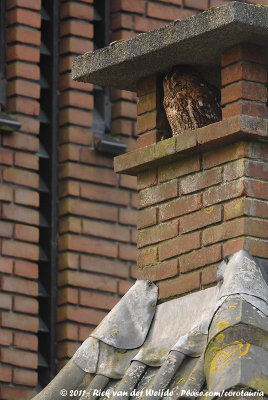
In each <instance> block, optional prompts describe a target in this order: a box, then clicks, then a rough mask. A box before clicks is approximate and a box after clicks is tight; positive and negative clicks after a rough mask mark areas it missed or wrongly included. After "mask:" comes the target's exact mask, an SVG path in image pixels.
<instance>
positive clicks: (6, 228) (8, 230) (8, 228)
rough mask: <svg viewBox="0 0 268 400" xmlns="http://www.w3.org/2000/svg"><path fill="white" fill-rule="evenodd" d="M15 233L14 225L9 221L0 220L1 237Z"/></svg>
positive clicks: (7, 236)
mask: <svg viewBox="0 0 268 400" xmlns="http://www.w3.org/2000/svg"><path fill="white" fill-rule="evenodd" d="M12 234H13V225H12V224H10V223H9V222H3V221H0V237H5V238H11V236H12Z"/></svg>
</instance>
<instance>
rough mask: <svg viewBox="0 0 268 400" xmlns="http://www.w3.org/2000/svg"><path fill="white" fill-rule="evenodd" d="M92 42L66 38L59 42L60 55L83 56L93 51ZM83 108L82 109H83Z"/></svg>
mask: <svg viewBox="0 0 268 400" xmlns="http://www.w3.org/2000/svg"><path fill="white" fill-rule="evenodd" d="M93 50H94V45H93V42H92V41H90V40H87V39H84V38H78V37H74V36H67V37H64V38H62V39H61V41H60V49H59V51H60V55H63V54H65V53H72V54H79V55H80V54H81V53H82V54H84V53H86V52H87V51H93ZM83 108H84V107H83Z"/></svg>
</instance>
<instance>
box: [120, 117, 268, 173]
mask: <svg viewBox="0 0 268 400" xmlns="http://www.w3.org/2000/svg"><path fill="white" fill-rule="evenodd" d="M240 139H251V140H257V141H259V140H262V141H267V140H268V119H264V118H259V117H251V116H247V115H238V116H235V117H231V118H228V119H226V120H223V121H219V122H216V123H214V124H211V125H208V126H205V127H202V128H199V129H196V130H192V131H188V132H185V133H183V134H182V135H178V136H174V137H171V138H169V139H166V140H163V141H161V142H158V143H155V144H151V145H149V146H147V147H143V148H140V149H137V150H134V151H132V152H130V153H126V154H123V155H121V156H118V157H116V158H115V159H114V170H115V172H117V173H121V174H128V175H137V174H138V173H140V172H142V171H144V170H146V169H148V168H155V167H156V166H159V165H162V164H165V163H167V162H171V161H175V160H177V159H179V158H181V157H184V156H185V155H187V154H188V153H190V154H194V153H199V152H201V151H204V150H207V149H211V148H214V147H216V146H218V145H225V144H229V143H231V142H233V141H234V140H235V141H237V140H240Z"/></svg>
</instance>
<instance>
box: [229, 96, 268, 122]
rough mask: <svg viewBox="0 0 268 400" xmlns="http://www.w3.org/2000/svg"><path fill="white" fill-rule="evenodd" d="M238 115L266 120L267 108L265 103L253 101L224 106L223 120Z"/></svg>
mask: <svg viewBox="0 0 268 400" xmlns="http://www.w3.org/2000/svg"><path fill="white" fill-rule="evenodd" d="M240 114H244V115H252V116H253V117H263V118H266V117H267V107H266V104H265V103H255V102H253V101H247V100H239V101H236V102H234V103H230V104H226V106H225V107H224V108H223V109H222V119H223V120H224V119H226V118H230V117H233V116H234V115H240Z"/></svg>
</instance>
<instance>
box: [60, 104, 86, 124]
mask: <svg viewBox="0 0 268 400" xmlns="http://www.w3.org/2000/svg"><path fill="white" fill-rule="evenodd" d="M68 124H74V125H81V126H85V127H88V126H91V124H92V114H91V112H90V111H89V110H87V111H84V110H79V109H76V108H73V107H67V108H64V109H62V110H60V112H59V125H60V126H64V125H68Z"/></svg>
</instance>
